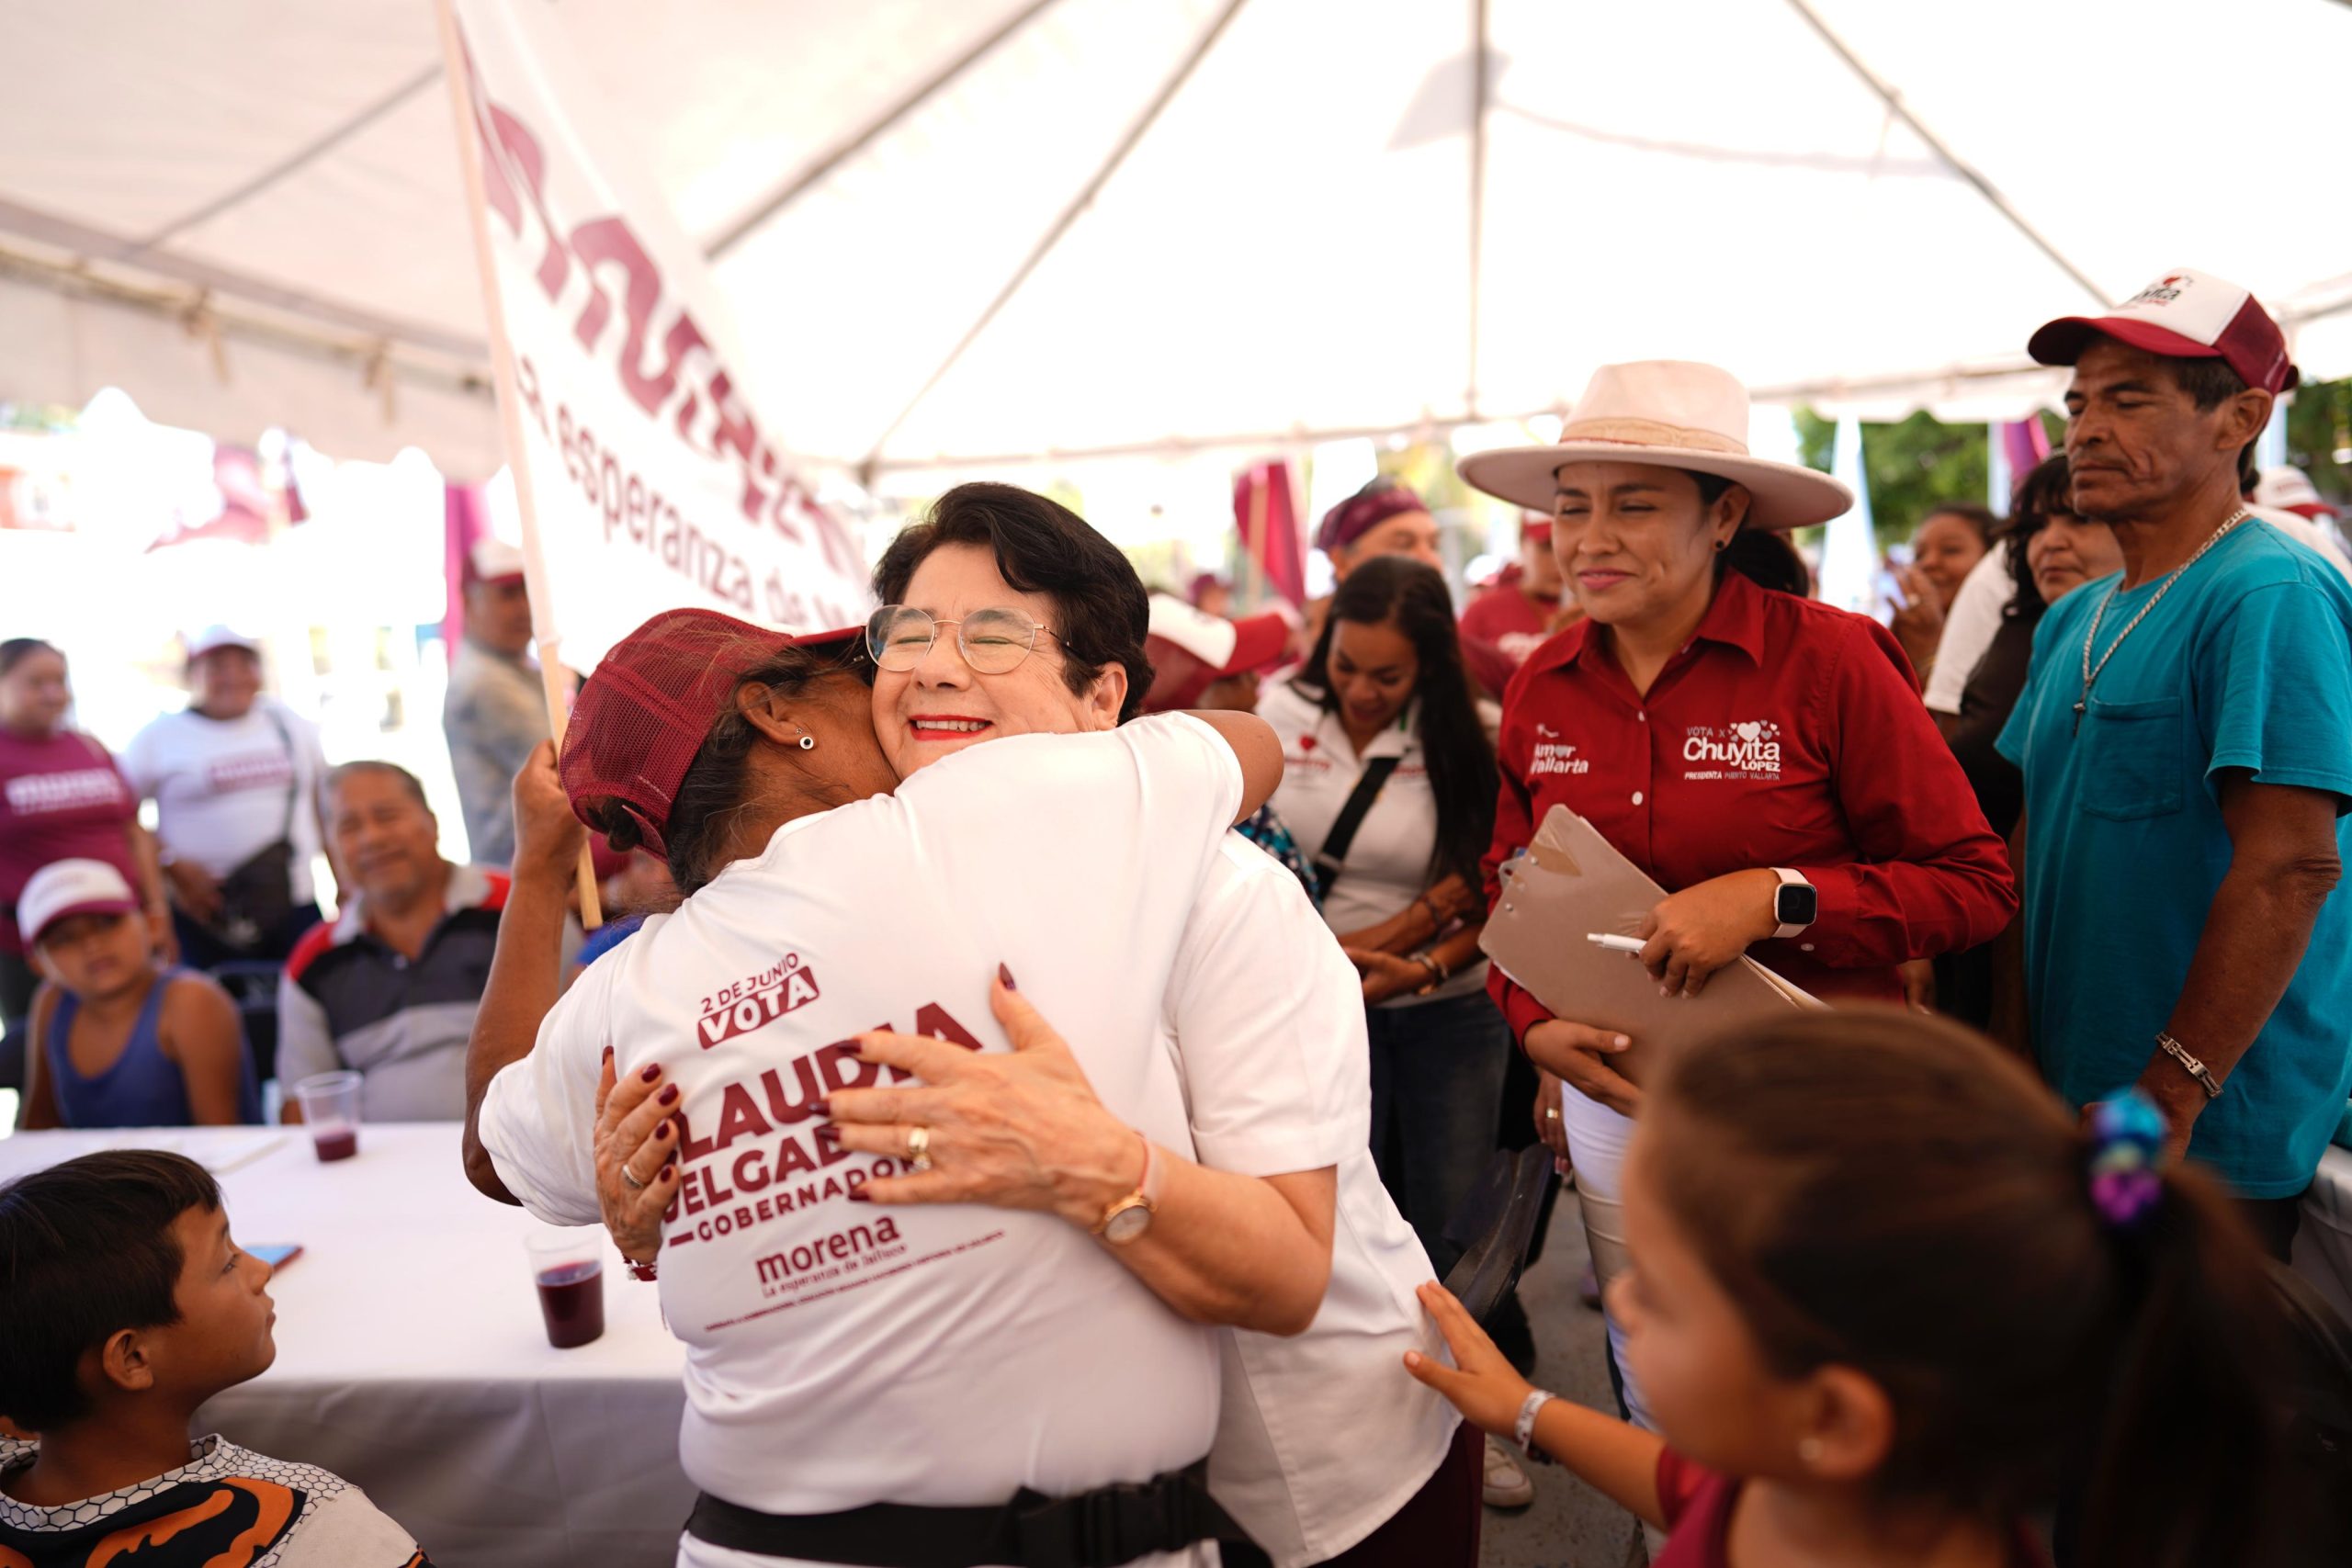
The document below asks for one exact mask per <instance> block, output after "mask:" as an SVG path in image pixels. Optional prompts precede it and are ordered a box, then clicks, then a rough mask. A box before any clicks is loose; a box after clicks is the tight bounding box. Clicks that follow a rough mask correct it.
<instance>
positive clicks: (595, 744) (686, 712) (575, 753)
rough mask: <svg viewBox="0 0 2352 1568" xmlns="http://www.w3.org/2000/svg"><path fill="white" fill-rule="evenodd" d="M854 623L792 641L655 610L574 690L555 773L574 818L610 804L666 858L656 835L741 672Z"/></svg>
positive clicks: (746, 625) (841, 636) (706, 616)
mask: <svg viewBox="0 0 2352 1568" xmlns="http://www.w3.org/2000/svg"><path fill="white" fill-rule="evenodd" d="M864 636H865V631H864V629H863V628H862V627H851V628H849V629H847V630H843V631H830V632H811V633H809V634H807V635H805V636H800V637H793V636H789V635H787V634H786V633H784V632H779V631H774V630H771V629H770V628H768V627H766V626H753V625H752V624H751V623H750V622H748V621H739V620H737V619H736V618H735V617H734V616H732V615H720V614H719V613H718V611H716V610H694V609H687V610H664V611H662V613H661V614H660V615H656V616H654V617H653V618H652V619H651V620H650V621H648V622H646V623H645V624H644V625H643V626H639V627H638V628H637V630H635V631H633V632H631V633H629V634H628V636H627V637H623V638H621V640H620V641H619V642H618V643H616V644H615V645H614V647H613V649H612V651H611V652H609V653H607V654H605V658H604V661H603V662H602V663H600V664H598V665H597V666H596V669H595V672H594V673H593V674H591V675H590V676H589V677H588V680H587V682H586V683H585V684H584V685H582V687H581V688H580V700H579V701H578V702H577V703H575V704H573V705H572V709H571V723H570V724H569V725H568V726H567V727H566V728H565V729H564V734H563V755H562V756H561V757H560V758H559V759H557V762H556V769H557V772H558V773H560V775H561V777H562V779H563V793H564V794H565V795H569V796H571V809H572V811H573V813H574V814H575V815H578V816H579V817H580V818H581V820H582V821H583V822H584V821H586V820H587V819H588V818H587V817H586V815H585V814H584V813H582V811H581V807H582V805H584V804H585V803H586V802H588V801H591V800H596V799H600V798H609V799H613V800H617V801H619V802H620V803H621V804H622V805H623V806H625V807H628V812H629V815H630V816H632V817H635V818H637V819H638V822H639V826H640V827H641V829H643V836H644V840H645V846H646V848H648V849H650V850H651V851H652V852H654V853H655V854H658V855H665V856H666V855H667V854H668V853H669V850H668V848H667V846H666V845H665V844H664V843H663V841H662V832H663V830H664V829H667V828H668V827H669V825H670V807H671V804H672V802H673V800H674V799H675V798H676V796H677V793H678V785H679V784H680V783H681V782H683V781H684V778H685V776H686V770H687V769H689V768H691V767H692V766H694V761H695V753H696V752H698V751H700V750H702V743H703V741H704V739H706V738H707V737H708V735H709V734H710V727H711V725H712V724H713V723H714V722H716V721H717V719H718V716H719V714H720V712H721V711H723V710H724V709H725V707H726V705H727V704H728V702H729V700H730V699H731V698H732V697H733V695H734V692H735V682H736V681H737V679H738V678H739V677H741V674H742V673H743V671H746V670H749V669H751V668H752V666H754V665H756V664H758V663H759V662H760V661H761V660H763V659H767V658H771V657H773V656H774V655H775V653H777V652H778V651H780V650H781V649H786V648H811V649H814V648H821V647H825V646H828V645H837V644H840V643H842V642H844V641H851V640H854V639H858V638H862V637H864Z"/></svg>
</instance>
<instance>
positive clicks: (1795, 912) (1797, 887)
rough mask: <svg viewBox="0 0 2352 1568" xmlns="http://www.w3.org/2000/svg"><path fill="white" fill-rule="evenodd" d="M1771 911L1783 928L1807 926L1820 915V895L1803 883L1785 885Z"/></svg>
mask: <svg viewBox="0 0 2352 1568" xmlns="http://www.w3.org/2000/svg"><path fill="white" fill-rule="evenodd" d="M1772 909H1773V913H1775V914H1777V915H1779V916H1780V917H1781V924H1782V925H1784V926H1809V925H1811V924H1813V922H1814V920H1815V918H1817V917H1818V916H1819V915H1820V913H1821V895H1820V894H1818V893H1816V892H1815V891H1814V890H1813V889H1812V888H1811V887H1810V886H1806V885H1805V884H1804V883H1801V882H1792V883H1785V884H1783V885H1782V886H1781V891H1780V895H1779V897H1777V898H1776V899H1775V900H1774V902H1773V906H1772Z"/></svg>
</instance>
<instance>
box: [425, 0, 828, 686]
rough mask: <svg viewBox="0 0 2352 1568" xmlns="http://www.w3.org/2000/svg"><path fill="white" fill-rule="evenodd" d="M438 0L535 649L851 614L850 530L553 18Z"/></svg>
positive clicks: (489, 4)
mask: <svg viewBox="0 0 2352 1568" xmlns="http://www.w3.org/2000/svg"><path fill="white" fill-rule="evenodd" d="M454 5H455V15H456V17H457V21H458V28H459V32H460V34H461V39H462V44H461V47H462V50H463V52H464V60H463V73H464V74H463V80H462V85H463V87H464V96H465V103H466V108H467V111H468V118H469V120H470V126H469V129H470V130H471V132H472V140H473V142H474V145H475V146H476V147H477V148H478V149H479V150H480V157H481V203H482V206H483V208H484V209H486V231H487V233H488V236H489V248H490V254H491V259H492V264H493V265H494V268H495V275H496V279H497V293H498V296H499V298H498V301H497V305H496V306H495V307H493V308H494V309H497V310H500V312H501V314H502V315H503V325H504V337H505V341H506V344H508V345H509V348H510V351H511V353H512V355H513V360H514V378H513V387H514V390H515V405H516V408H515V413H517V414H519V418H510V419H509V421H508V423H507V426H506V428H507V429H508V430H509V431H513V430H515V427H516V425H517V424H519V425H520V429H521V434H520V437H519V440H520V445H521V446H522V450H521V451H519V452H511V453H510V454H509V456H510V457H512V458H513V459H514V460H515V462H517V463H519V464H527V465H528V467H529V474H528V488H527V490H526V491H524V490H521V489H520V487H519V486H518V492H519V493H520V494H522V495H524V496H526V497H527V499H526V507H535V509H536V512H537V529H536V533H537V546H538V554H539V556H540V558H541V563H540V564H541V566H542V568H543V570H540V571H538V572H535V573H534V575H533V578H532V582H531V588H532V593H533V597H534V609H535V612H536V614H535V620H536V622H537V634H538V637H539V639H540V642H541V644H542V646H543V648H544V646H545V645H546V644H547V643H548V641H549V640H550V639H552V638H557V637H560V644H561V646H560V657H561V659H562V661H563V662H564V663H566V664H568V665H570V666H571V667H572V668H574V669H576V670H582V671H585V670H590V669H593V668H594V665H595V663H596V661H597V660H599V659H601V658H603V657H604V654H605V650H606V649H609V648H611V647H612V645H613V644H614V643H615V642H617V641H618V640H619V639H620V638H621V637H624V636H626V635H627V634H628V632H629V631H630V630H631V629H633V628H634V627H635V626H638V625H639V623H641V622H642V621H644V620H645V619H646V618H647V617H648V616H650V615H653V614H654V613H655V612H657V611H660V610H663V609H668V608H672V607H673V606H676V605H681V604H699V605H705V606H707V607H709V608H712V609H718V610H723V611H726V612H727V613H729V614H730V615H739V616H741V617H743V618H744V619H746V620H752V621H760V622H764V623H766V624H768V625H771V626H779V627H782V628H784V629H786V630H790V631H810V630H820V629H827V628H831V627H834V626H851V625H855V624H857V623H859V622H861V621H863V620H864V619H865V613H866V610H867V608H868V606H869V604H870V600H869V596H868V594H867V592H866V587H865V556H864V553H863V552H862V551H861V550H860V548H859V547H858V544H857V540H856V537H855V536H854V534H853V533H852V532H851V530H850V528H849V527H848V525H846V524H845V523H844V522H843V521H842V519H841V518H840V517H839V516H837V515H835V514H834V513H831V512H830V511H829V510H828V509H827V508H825V507H824V506H823V505H821V504H820V502H818V500H817V497H816V495H815V494H814V493H813V491H811V490H810V489H809V485H808V484H807V483H806V482H805V480H804V479H802V478H801V477H800V476H799V475H797V473H796V472H795V470H794V468H793V465H792V463H791V461H790V460H789V459H788V458H787V457H786V456H785V454H784V452H783V451H782V449H781V448H780V446H779V444H778V442H777V440H776V437H775V433H774V432H771V431H767V430H763V428H762V427H761V425H760V423H759V422H758V420H757V419H756V418H755V417H754V415H753V414H752V400H751V398H750V396H749V389H748V388H747V386H746V383H745V378H744V357H743V354H742V350H741V345H740V344H738V343H737V342H736V340H735V335H734V333H733V330H732V325H731V323H730V322H729V320H728V318H727V314H726V310H725V307H724V306H723V304H722V303H721V302H720V299H719V296H718V290H717V289H716V288H713V287H712V285H711V282H710V279H709V277H708V276H707V274H706V273H705V271H704V268H703V261H702V257H701V255H700V254H699V253H698V251H697V250H696V248H695V245H694V244H693V243H692V242H691V241H689V240H688V239H687V238H686V236H685V235H684V232H683V231H680V230H679V228H678V226H677V223H676V220H674V219H673V217H672V215H671V213H670V210H669V208H668V205H667V203H666V201H665V200H664V199H663V197H662V194H661V193H660V192H659V191H658V190H656V189H654V188H652V186H651V185H650V181H648V180H647V179H646V178H645V177H644V176H643V175H640V173H639V170H638V169H637V167H636V165H635V164H634V162H633V159H632V156H631V152H630V149H629V148H628V145H627V141H626V139H625V138H624V137H623V136H622V135H620V134H619V133H618V130H617V127H616V121H615V120H614V118H613V117H612V116H611V115H610V113H609V112H608V111H607V110H606V109H605V106H604V104H603V102H602V101H601V98H600V96H599V95H598V93H597V92H596V90H595V89H594V85H592V84H591V83H589V82H588V81H587V80H586V78H585V77H584V76H583V75H582V73H581V72H580V70H579V69H578V67H577V66H576V64H575V63H574V62H573V61H572V59H571V53H570V51H569V50H568V48H567V47H566V44H565V41H564V39H563V38H562V37H561V35H560V27H561V24H562V21H563V19H564V18H563V15H562V14H561V13H560V12H559V11H558V10H556V8H554V7H552V6H547V5H545V4H543V3H541V0H454ZM461 134H462V132H461ZM483 216H484V215H482V214H478V215H477V218H478V220H480V219H481V218H482V217H483ZM484 227H485V225H484V223H483V222H481V221H478V222H477V232H481V231H483V230H484ZM497 336H498V332H497V323H493V324H492V339H493V348H495V343H496V339H497ZM509 445H510V446H513V445H515V441H514V440H513V439H511V438H510V441H509ZM521 477H522V476H518V479H520V478H521ZM529 543H530V540H529V538H528V537H527V536H526V549H527V547H528V545H529Z"/></svg>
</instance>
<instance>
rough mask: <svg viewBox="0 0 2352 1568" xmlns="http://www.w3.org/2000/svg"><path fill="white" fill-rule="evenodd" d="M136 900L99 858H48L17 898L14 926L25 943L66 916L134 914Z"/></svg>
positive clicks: (34, 940)
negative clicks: (49, 860) (15, 922)
mask: <svg viewBox="0 0 2352 1568" xmlns="http://www.w3.org/2000/svg"><path fill="white" fill-rule="evenodd" d="M138 912H139V900H138V899H137V898H136V897H133V896H132V894H131V891H130V883H128V882H125V881H124V880H123V878H122V873H120V872H119V871H117V870H116V869H115V868H114V867H112V866H110V865H108V864H107V863H106V862H104V861H102V860H59V861H51V862H50V863H48V864H47V865H45V866H42V867H41V868H40V870H39V871H37V872H35V873H33V876H32V880H31V881H30V882H28V883H26V884H25V890H24V892H23V893H22V894H20V895H18V897H17V930H18V931H22V932H24V935H25V941H26V942H28V943H29V942H39V941H40V933H41V932H43V931H47V930H48V929H49V928H50V927H51V926H53V925H55V924H56V923H57V922H58V921H60V920H62V919H65V918H66V917H67V916H69V915H134V914H137V913H138Z"/></svg>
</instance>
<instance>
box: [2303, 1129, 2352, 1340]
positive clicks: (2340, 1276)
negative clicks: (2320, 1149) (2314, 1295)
mask: <svg viewBox="0 0 2352 1568" xmlns="http://www.w3.org/2000/svg"><path fill="white" fill-rule="evenodd" d="M2295 1272H2297V1273H2298V1274H2301V1276H2302V1277H2303V1278H2304V1279H2306V1280H2310V1281H2311V1282H2312V1284H2314V1285H2316V1286H2318V1287H2319V1292H2320V1294H2322V1295H2324V1296H2325V1297H2326V1298H2327V1299H2328V1300H2329V1301H2331V1302H2333V1303H2335V1310H2336V1311H2337V1312H2339V1313H2342V1314H2344V1320H2345V1321H2346V1323H2352V1149H2346V1148H2341V1147H2338V1146H2337V1145H2333V1144H2331V1145H2328V1150H2327V1153H2326V1154H2324V1155H2323V1156H2320V1162H2319V1174H2318V1175H2317V1176H2316V1177H2314V1178H2313V1179H2312V1190H2310V1191H2309V1192H2308V1193H2306V1194H2304V1196H2303V1223H2302V1224H2301V1226H2300V1227H2299V1228H2298V1229H2297V1230H2296V1232H2295Z"/></svg>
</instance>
